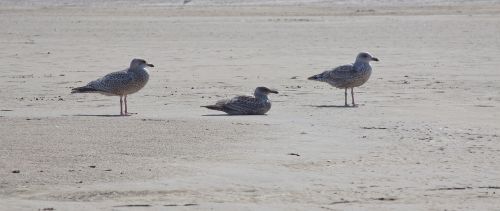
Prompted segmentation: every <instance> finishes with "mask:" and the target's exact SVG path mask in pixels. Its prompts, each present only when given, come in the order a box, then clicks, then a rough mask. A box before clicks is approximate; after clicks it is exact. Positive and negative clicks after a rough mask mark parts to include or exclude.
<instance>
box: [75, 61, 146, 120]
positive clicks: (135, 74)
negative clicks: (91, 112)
mask: <svg viewBox="0 0 500 211" xmlns="http://www.w3.org/2000/svg"><path fill="white" fill-rule="evenodd" d="M146 66H148V67H154V65H152V64H148V63H147V62H146V61H145V60H144V59H133V60H132V62H130V67H129V68H127V69H125V70H122V71H117V72H112V73H109V74H107V75H105V76H104V77H102V78H99V79H97V80H94V81H91V82H90V83H88V84H87V85H85V86H82V87H77V88H74V89H72V90H71V93H101V94H103V95H108V96H110V95H117V96H120V115H122V116H124V115H129V113H128V112H127V95H129V94H133V93H136V92H137V91H139V90H141V89H142V88H143V87H144V86H145V85H146V83H147V82H148V80H149V71H148V69H146ZM123 101H125V112H124V111H123Z"/></svg>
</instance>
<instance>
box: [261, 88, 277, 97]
mask: <svg viewBox="0 0 500 211" xmlns="http://www.w3.org/2000/svg"><path fill="white" fill-rule="evenodd" d="M269 93H274V94H278V91H276V90H275V89H269V88H267V87H263V86H259V87H257V88H255V95H256V96H257V95H268V94H269Z"/></svg>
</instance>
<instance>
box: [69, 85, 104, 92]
mask: <svg viewBox="0 0 500 211" xmlns="http://www.w3.org/2000/svg"><path fill="white" fill-rule="evenodd" d="M92 92H99V90H97V89H94V88H92V87H87V86H82V87H76V88H73V89H71V93H92Z"/></svg>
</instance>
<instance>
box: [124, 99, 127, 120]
mask: <svg viewBox="0 0 500 211" xmlns="http://www.w3.org/2000/svg"><path fill="white" fill-rule="evenodd" d="M124 100H125V114H127V115H128V111H127V95H125V97H124Z"/></svg>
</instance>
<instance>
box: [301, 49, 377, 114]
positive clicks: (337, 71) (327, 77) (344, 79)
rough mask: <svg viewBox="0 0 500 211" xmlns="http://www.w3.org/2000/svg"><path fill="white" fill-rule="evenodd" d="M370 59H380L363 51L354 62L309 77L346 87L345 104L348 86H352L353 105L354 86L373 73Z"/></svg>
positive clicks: (360, 83) (353, 104)
mask: <svg viewBox="0 0 500 211" xmlns="http://www.w3.org/2000/svg"><path fill="white" fill-rule="evenodd" d="M370 61H378V59H377V58H375V57H373V56H372V55H371V54H370V53H367V52H361V53H359V54H358V56H357V57H356V61H355V62H354V63H353V64H348V65H342V66H338V67H336V68H334V69H332V70H327V71H324V72H323V73H320V74H317V75H314V76H311V77H309V78H308V79H309V80H314V81H322V82H326V83H328V84H330V85H332V86H334V87H336V88H340V89H345V106H348V104H347V88H351V96H352V106H355V105H356V104H355V103H354V87H358V86H361V85H363V84H364V83H366V81H368V79H369V78H370V75H371V73H372V67H371V66H370Z"/></svg>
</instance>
